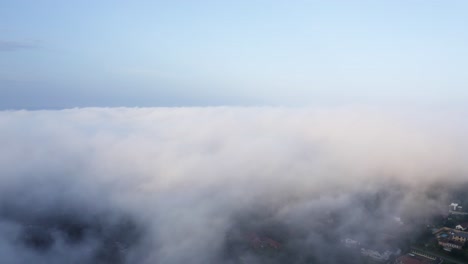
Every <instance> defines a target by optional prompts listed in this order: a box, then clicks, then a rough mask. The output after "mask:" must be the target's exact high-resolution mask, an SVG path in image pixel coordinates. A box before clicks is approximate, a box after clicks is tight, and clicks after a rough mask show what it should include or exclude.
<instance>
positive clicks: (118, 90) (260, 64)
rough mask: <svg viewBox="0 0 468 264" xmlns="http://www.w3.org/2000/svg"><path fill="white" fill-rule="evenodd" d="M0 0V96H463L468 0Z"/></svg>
mask: <svg viewBox="0 0 468 264" xmlns="http://www.w3.org/2000/svg"><path fill="white" fill-rule="evenodd" d="M0 6H1V8H0V93H1V94H0V108H1V109H8V108H30V109H37V108H68V107H77V106H78V107H81V106H192V105H198V106H199V105H202V106H205V105H291V106H296V105H342V104H377V105H380V104H391V105H395V104H397V105H401V104H421V105H437V106H453V105H463V104H464V103H465V102H466V99H467V98H468V87H467V84H468V75H467V74H466V73H467V69H468V65H467V64H468V49H467V47H468V16H467V14H468V2H467V1H430V0H427V1H423V0H413V1H408V0H405V1H403V0H402V1H396V0H392V1H312V0H309V1H305V0H304V1H272V0H270V1H266V0H265V1H255V0H248V1H177V0H172V1H107V0H101V1H84V0H81V1H74V0H67V1H59V0H56V1H52V0H43V1H35V0H34V1H33V0H29V1H26V0H11V1H10V0H0Z"/></svg>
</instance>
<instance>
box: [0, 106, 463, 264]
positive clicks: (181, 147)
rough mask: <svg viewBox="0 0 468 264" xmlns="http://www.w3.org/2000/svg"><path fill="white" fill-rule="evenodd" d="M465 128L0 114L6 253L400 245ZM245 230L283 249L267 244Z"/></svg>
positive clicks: (445, 180)
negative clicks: (350, 242)
mask: <svg viewBox="0 0 468 264" xmlns="http://www.w3.org/2000/svg"><path fill="white" fill-rule="evenodd" d="M466 132H467V129H466V124H465V123H464V120H463V119H462V118H458V117H457V116H454V115H449V114H445V115H439V116H435V115H432V114H428V113H425V114H413V115H402V114H398V113H396V112H393V113H389V112H382V111H380V112H377V111H373V110H369V109H334V110H316V109H315V110H314V109H288V108H229V107H227V108H225V107H219V108H143V109H133V108H85V109H70V110H61V111H4V112H0V145H1V146H2V148H1V149H0V255H1V256H2V259H3V260H5V263H19V264H23V263H65V262H66V263H143V264H146V263H168V264H172V263H195V264H197V263H274V262H275V261H277V262H278V263H280V262H282V263H285V261H286V262H290V263H310V262H313V263H340V262H341V263H342V261H343V259H342V258H344V257H346V258H347V261H348V262H349V263H352V261H354V260H353V258H350V257H349V255H347V253H346V252H344V251H343V254H341V253H340V252H342V250H341V249H340V242H339V241H340V240H341V239H343V238H346V237H353V238H354V239H357V240H359V241H361V242H362V243H367V244H374V245H376V246H380V244H382V245H381V246H382V247H385V246H386V245H384V244H387V242H385V243H384V241H387V240H389V239H386V238H384V237H386V236H388V234H393V236H394V237H392V239H391V240H392V241H393V242H388V243H389V244H392V245H393V244H397V246H398V247H401V245H404V240H405V239H406V238H405V237H404V236H403V234H404V233H405V232H407V231H408V230H410V231H411V232H416V231H415V230H417V228H418V226H419V225H420V224H423V223H425V222H427V221H429V220H428V219H431V218H432V217H434V216H437V215H439V214H443V213H445V212H446V211H447V205H448V202H449V201H450V200H451V199H455V198H457V197H454V195H455V194H456V193H457V192H458V191H459V190H460V189H463V186H465V185H464V184H465V183H466V179H467V175H468V163H467V162H466V157H465V153H466V151H467V149H468V145H467V143H466V136H465V135H466V134H465V133H466ZM455 196H456V195H455ZM458 198H459V197H458ZM397 218H400V219H401V220H402V222H403V223H404V224H403V225H401V223H397V222H396V221H395V219H397ZM399 232H401V233H402V234H401V235H400V233H399ZM252 236H253V237H257V238H258V237H259V239H260V240H262V239H264V240H265V241H267V240H268V239H271V240H273V241H275V242H277V243H278V244H279V245H280V246H279V247H280V249H279V250H271V251H272V252H269V251H268V252H263V251H261V252H260V253H259V251H258V250H256V249H255V245H253V246H252ZM395 241H396V242H395ZM393 246H395V245H393ZM355 261H356V263H359V262H358V259H357V257H356V259H355Z"/></svg>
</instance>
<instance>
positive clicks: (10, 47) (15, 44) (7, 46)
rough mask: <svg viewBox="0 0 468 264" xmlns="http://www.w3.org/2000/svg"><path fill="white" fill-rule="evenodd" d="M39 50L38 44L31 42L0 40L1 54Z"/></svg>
mask: <svg viewBox="0 0 468 264" xmlns="http://www.w3.org/2000/svg"><path fill="white" fill-rule="evenodd" d="M34 48H37V44H36V43H35V42H31V41H12V40H0V52H2V51H4V52H8V51H17V50H24V49H34Z"/></svg>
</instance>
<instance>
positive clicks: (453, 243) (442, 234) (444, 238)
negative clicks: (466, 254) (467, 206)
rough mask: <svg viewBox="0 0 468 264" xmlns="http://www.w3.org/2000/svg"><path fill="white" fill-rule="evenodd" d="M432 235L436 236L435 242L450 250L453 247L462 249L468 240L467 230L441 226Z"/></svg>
mask: <svg viewBox="0 0 468 264" xmlns="http://www.w3.org/2000/svg"><path fill="white" fill-rule="evenodd" d="M434 235H435V236H436V238H437V242H438V244H439V245H440V246H442V247H443V248H444V250H446V251H452V250H453V249H458V250H460V249H462V248H463V246H464V245H465V243H466V241H467V240H468V232H463V231H460V230H456V229H452V228H448V227H443V228H441V229H439V230H437V231H436V232H435V233H434Z"/></svg>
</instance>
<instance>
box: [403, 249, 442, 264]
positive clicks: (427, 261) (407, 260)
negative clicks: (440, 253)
mask: <svg viewBox="0 0 468 264" xmlns="http://www.w3.org/2000/svg"><path fill="white" fill-rule="evenodd" d="M394 263H395V264H439V263H442V260H440V259H439V258H437V257H434V256H431V255H428V254H425V253H422V252H420V251H417V250H412V251H411V252H410V253H408V254H405V255H402V256H400V257H398V258H397V259H396V260H395V262H394Z"/></svg>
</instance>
